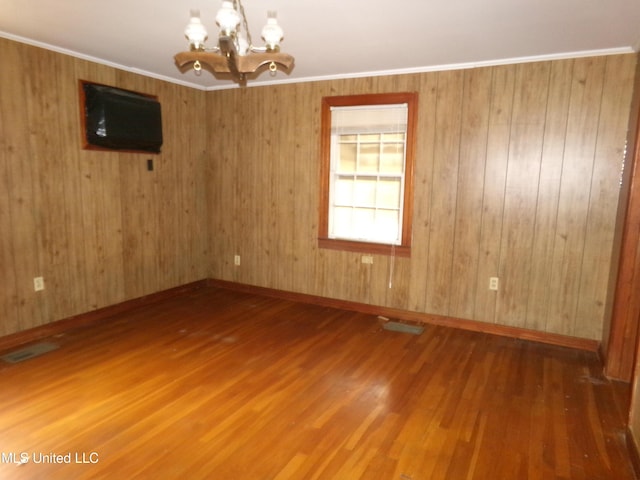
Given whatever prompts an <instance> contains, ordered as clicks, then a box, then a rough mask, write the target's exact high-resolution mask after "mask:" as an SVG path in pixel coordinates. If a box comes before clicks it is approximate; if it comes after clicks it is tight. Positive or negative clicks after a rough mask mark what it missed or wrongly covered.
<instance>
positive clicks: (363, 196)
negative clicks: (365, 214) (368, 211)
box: [353, 178, 378, 208]
mask: <svg viewBox="0 0 640 480" xmlns="http://www.w3.org/2000/svg"><path fill="white" fill-rule="evenodd" d="M377 183H378V182H377V179H376V178H358V179H356V182H355V190H354V196H353V204H354V205H356V206H358V207H371V208H374V207H375V206H376V186H377Z"/></svg>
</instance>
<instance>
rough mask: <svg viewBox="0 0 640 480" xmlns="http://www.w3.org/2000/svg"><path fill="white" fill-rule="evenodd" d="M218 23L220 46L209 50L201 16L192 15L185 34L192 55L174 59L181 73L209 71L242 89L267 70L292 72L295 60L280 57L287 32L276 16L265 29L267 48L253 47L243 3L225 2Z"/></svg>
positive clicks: (274, 15)
mask: <svg viewBox="0 0 640 480" xmlns="http://www.w3.org/2000/svg"><path fill="white" fill-rule="evenodd" d="M216 23H217V24H218V26H219V27H220V33H219V35H218V45H217V46H215V47H211V48H208V47H206V46H205V44H204V42H205V40H206V39H207V30H206V29H205V27H204V25H203V24H202V21H201V20H200V12H199V11H195V10H192V11H191V21H190V22H189V25H187V28H186V30H185V31H184V34H185V36H186V37H187V39H188V40H189V51H188V52H180V53H178V54H176V55H175V57H174V59H175V61H176V65H177V66H178V68H179V69H180V70H181V71H185V70H186V68H187V67H188V66H189V65H192V66H193V69H194V70H195V72H196V74H200V73H201V71H202V68H205V69H207V70H209V71H210V72H211V73H213V74H214V75H216V74H223V75H224V74H227V75H228V74H230V75H231V77H232V78H233V79H234V80H235V81H237V82H238V83H239V84H240V85H246V81H247V75H250V74H255V75H256V76H257V75H258V74H259V73H261V71H262V70H264V68H265V67H266V68H268V69H269V71H270V72H271V75H275V74H276V72H277V71H278V67H279V66H280V67H283V68H284V69H286V70H287V71H289V70H291V67H292V66H293V57H292V56H291V55H288V54H286V53H280V41H281V40H282V38H283V31H282V28H281V27H280V25H278V20H277V18H276V13H275V12H268V14H267V24H266V25H265V26H264V28H263V29H262V38H263V40H264V41H265V46H264V47H256V46H254V45H253V42H252V41H251V33H250V31H249V26H248V24H247V18H246V16H245V13H244V7H243V6H242V3H241V1H240V0H233V1H223V2H222V7H221V8H220V10H219V11H218V14H217V15H216Z"/></svg>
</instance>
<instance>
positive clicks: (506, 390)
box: [0, 288, 634, 480]
mask: <svg viewBox="0 0 640 480" xmlns="http://www.w3.org/2000/svg"><path fill="white" fill-rule="evenodd" d="M53 340H54V341H56V342H58V343H59V344H60V348H59V349H58V350H56V351H54V352H50V353H48V354H46V355H45V356H42V357H39V358H35V359H32V360H29V361H26V362H22V363H18V364H7V363H1V364H0V386H1V388H2V391H3V395H2V396H1V397H0V436H1V437H2V453H3V454H4V455H5V456H4V458H5V461H4V462H2V463H0V475H1V476H2V477H3V478H5V477H6V478H12V479H16V480H19V479H32V478H47V479H51V480H55V479H68V478H77V479H83V478H86V479H89V478H91V479H96V478H158V479H169V478H193V479H200V478H202V479H204V478H217V479H222V480H224V479H236V478H260V479H305V480H307V479H342V478H345V479H346V478H348V479H358V478H363V479H364V478H396V479H414V480H418V479H425V478H452V479H454V478H455V479H457V478H468V479H487V478H518V479H522V480H533V479H541V480H548V479H568V478H572V479H585V480H586V479H589V480H592V479H610V478H616V479H618V480H625V479H633V478H634V476H633V472H632V469H631V463H630V461H629V458H628V455H627V453H626V450H625V449H626V446H625V440H624V437H623V436H622V435H620V431H622V429H623V419H622V417H621V415H620V414H619V412H618V410H617V409H616V402H617V395H618V393H619V391H618V389H616V388H615V387H614V386H613V385H612V384H611V383H609V382H608V381H607V380H606V379H605V378H603V377H602V376H601V373H600V371H601V365H600V363H599V361H598V359H597V356H596V355H595V353H587V352H580V351H576V350H571V349H564V348H557V347H551V346H543V345H540V344H536V343H529V342H522V341H519V340H514V339H508V338H504V337H494V336H491V335H486V334H481V333H474V332H463V331H458V330H455V329H448V328H445V327H437V326H427V327H426V329H425V332H424V333H423V334H422V335H419V336H416V335H408V334H404V333H398V332H390V331H387V330H384V329H383V328H382V325H381V323H380V322H379V320H378V319H376V318H375V317H374V316H371V315H365V314H359V313H353V312H346V311H343V310H338V309H333V308H328V307H322V306H314V305H308V304H301V303H295V302H291V301H286V300H282V299H274V298H268V297H261V296H256V295H250V294H245V293H240V292H231V291H228V290H222V289H215V288H208V289H200V290H198V291H196V292H191V293H190V294H188V295H184V296H180V297H173V298H171V299H168V300H165V301H163V302H161V303H157V304H154V305H152V306H148V307H146V308H141V309H137V310H134V311H129V312H127V313H124V314H119V315H115V316H114V317H112V318H111V320H110V321H108V322H102V323H101V324H98V325H93V326H91V327H86V328H80V329H76V330H71V331H68V332H67V333H66V334H64V335H61V336H58V337H56V338H54V339H53ZM12 452H14V453H15V454H16V455H19V454H20V453H21V452H25V453H27V454H28V455H29V456H30V459H31V461H30V462H29V463H27V464H23V465H16V464H14V463H11V462H10V461H7V459H8V458H9V457H7V455H9V454H10V453H12ZM52 453H53V454H62V455H66V454H68V453H70V454H71V459H72V460H71V463H69V464H67V463H57V464H55V463H39V464H36V463H34V462H33V455H34V454H35V455H36V458H40V457H39V455H40V454H44V455H51V454H52ZM76 454H78V455H79V459H80V460H82V459H83V458H85V459H86V460H89V459H93V460H94V461H95V463H85V464H81V463H75V462H76ZM83 455H84V457H83Z"/></svg>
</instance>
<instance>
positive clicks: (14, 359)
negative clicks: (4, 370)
mask: <svg viewBox="0 0 640 480" xmlns="http://www.w3.org/2000/svg"><path fill="white" fill-rule="evenodd" d="M57 348H58V345H56V344H55V343H50V342H42V343H34V344H33V345H29V346H28V347H24V348H21V349H20V350H16V351H14V352H11V353H7V354H6V355H3V356H2V357H0V358H2V360H4V361H5V362H7V363H18V362H24V361H25V360H29V359H31V358H34V357H38V356H40V355H44V354H45V353H47V352H50V351H52V350H55V349H57Z"/></svg>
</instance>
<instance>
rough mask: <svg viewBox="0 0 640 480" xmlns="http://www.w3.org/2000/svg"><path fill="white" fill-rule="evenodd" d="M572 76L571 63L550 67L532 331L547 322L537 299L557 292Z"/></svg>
mask: <svg viewBox="0 0 640 480" xmlns="http://www.w3.org/2000/svg"><path fill="white" fill-rule="evenodd" d="M572 74H573V62H570V61H569V62H553V63H552V64H551V73H550V78H549V97H548V100H547V112H546V118H545V128H544V145H543V149H542V158H541V163H540V187H539V189H538V195H537V205H536V213H535V229H534V234H533V251H532V259H533V262H532V265H531V283H530V288H529V292H530V293H529V298H528V301H527V318H526V326H527V328H532V329H535V330H545V329H546V328H547V324H548V322H549V303H548V302H541V301H540V298H549V296H550V295H551V292H552V290H554V289H555V288H557V287H552V285H551V274H552V269H553V267H554V263H553V262H554V259H553V248H554V245H555V241H556V222H557V217H558V203H559V197H560V182H561V179H562V165H563V158H564V152H565V137H566V129H567V117H568V114H569V96H570V93H571V78H572Z"/></svg>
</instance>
